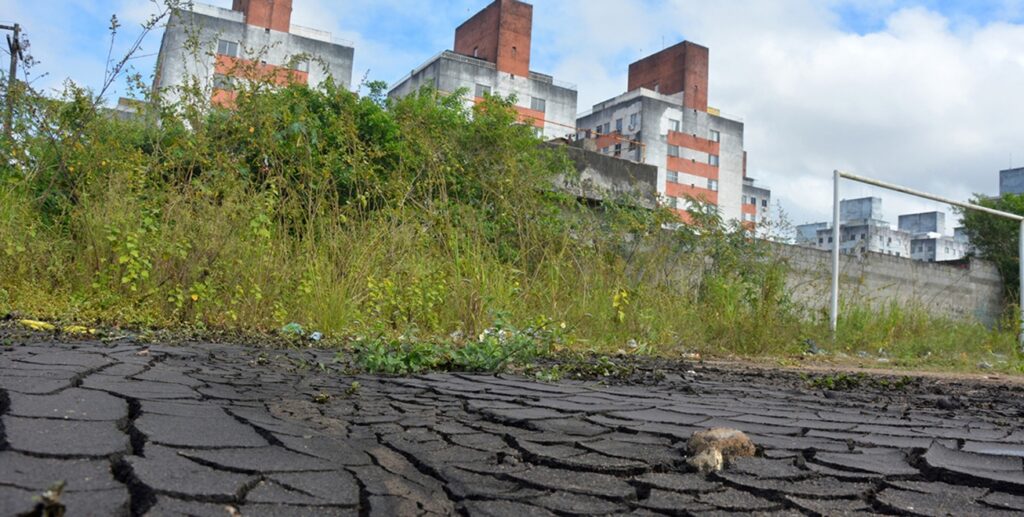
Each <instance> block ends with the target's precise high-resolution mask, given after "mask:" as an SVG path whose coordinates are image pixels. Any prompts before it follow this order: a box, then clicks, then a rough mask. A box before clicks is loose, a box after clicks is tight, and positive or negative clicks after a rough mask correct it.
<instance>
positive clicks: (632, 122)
mask: <svg viewBox="0 0 1024 517" xmlns="http://www.w3.org/2000/svg"><path fill="white" fill-rule="evenodd" d="M629 127H636V113H633V114H632V115H630V116H629Z"/></svg>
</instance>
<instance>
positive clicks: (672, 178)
mask: <svg viewBox="0 0 1024 517" xmlns="http://www.w3.org/2000/svg"><path fill="white" fill-rule="evenodd" d="M666 176H667V179H668V182H669V183H679V173H678V172H675V171H668V173H667V174H666Z"/></svg>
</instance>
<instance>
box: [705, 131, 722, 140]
mask: <svg viewBox="0 0 1024 517" xmlns="http://www.w3.org/2000/svg"><path fill="white" fill-rule="evenodd" d="M708 140H711V141H712V142H721V141H722V133H721V132H720V131H717V130H714V129H711V130H709V131H708Z"/></svg>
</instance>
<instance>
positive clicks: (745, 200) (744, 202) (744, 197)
mask: <svg viewBox="0 0 1024 517" xmlns="http://www.w3.org/2000/svg"><path fill="white" fill-rule="evenodd" d="M743 204H744V205H746V204H749V203H747V196H743Z"/></svg>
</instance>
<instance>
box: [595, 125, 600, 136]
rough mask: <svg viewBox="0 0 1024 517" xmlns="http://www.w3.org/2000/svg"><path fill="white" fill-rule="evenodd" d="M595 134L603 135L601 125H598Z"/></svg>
mask: <svg viewBox="0 0 1024 517" xmlns="http://www.w3.org/2000/svg"><path fill="white" fill-rule="evenodd" d="M594 133H595V134H598V135H600V134H601V124H598V125H597V127H595V128H594Z"/></svg>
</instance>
